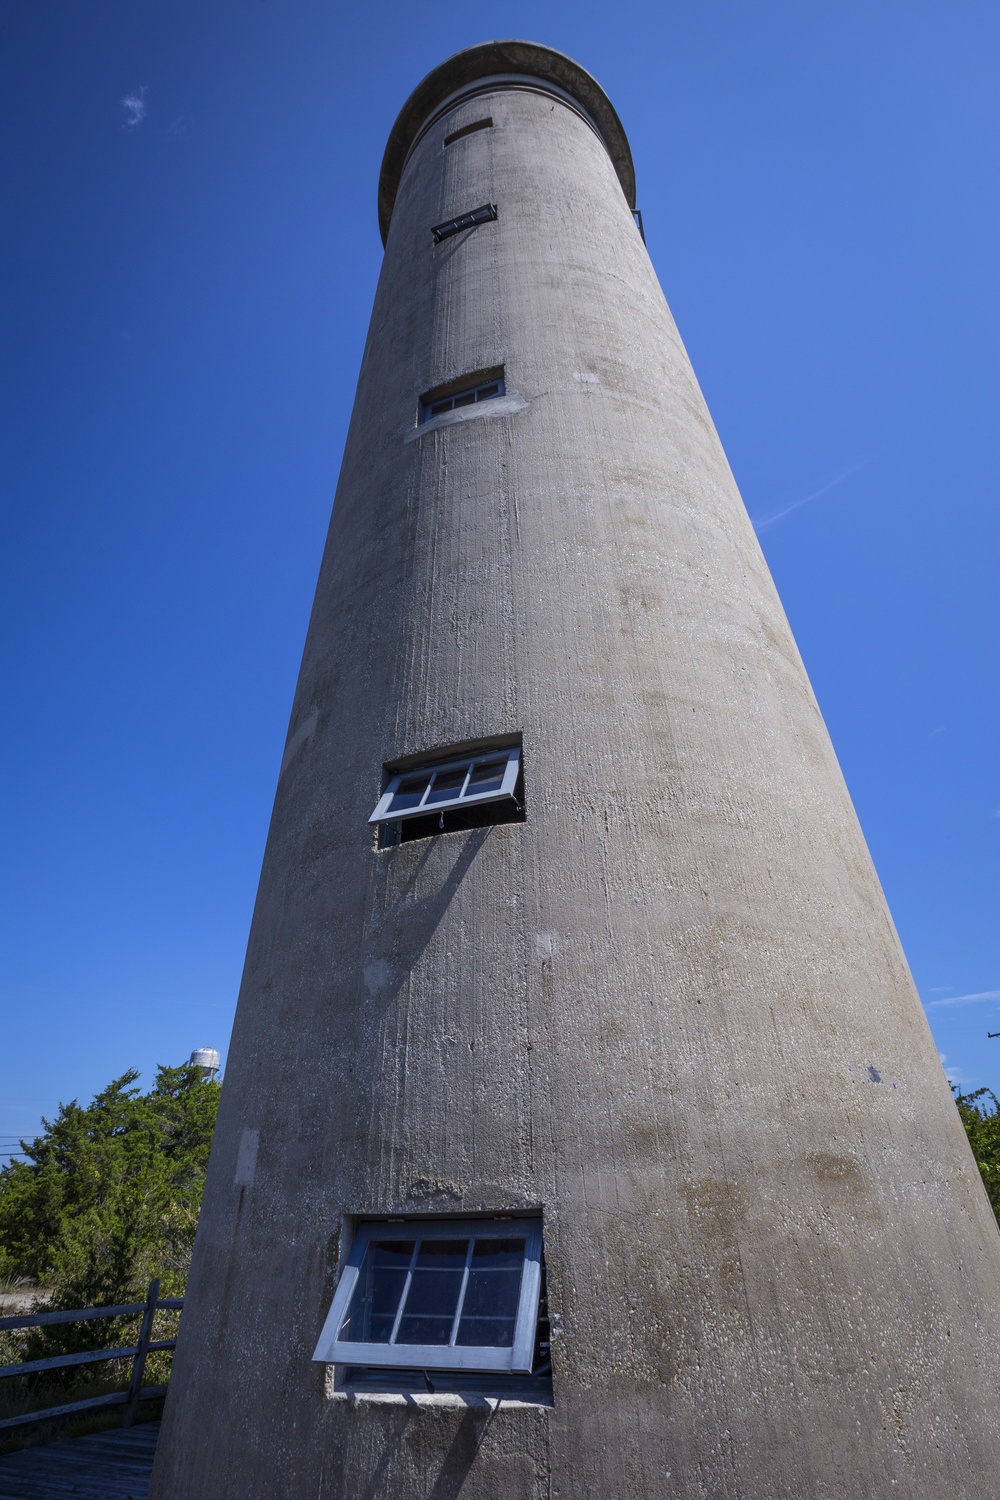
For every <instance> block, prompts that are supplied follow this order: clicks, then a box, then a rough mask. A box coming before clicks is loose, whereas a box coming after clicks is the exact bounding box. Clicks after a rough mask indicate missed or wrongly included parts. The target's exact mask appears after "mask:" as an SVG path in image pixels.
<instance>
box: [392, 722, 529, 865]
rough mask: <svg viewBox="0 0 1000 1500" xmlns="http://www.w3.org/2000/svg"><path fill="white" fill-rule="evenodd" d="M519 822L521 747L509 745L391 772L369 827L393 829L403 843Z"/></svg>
mask: <svg viewBox="0 0 1000 1500" xmlns="http://www.w3.org/2000/svg"><path fill="white" fill-rule="evenodd" d="M523 817H524V797H523V785H522V777H521V747H520V745H508V746H506V747H504V748H502V749H490V750H477V751H476V750H474V751H469V752H467V753H466V754H464V755H462V756H454V757H449V758H447V759H445V758H442V759H440V760H435V761H429V762H428V763H427V764H425V765H415V766H411V767H409V768H407V769H406V770H403V771H395V772H393V771H390V772H389V776H388V781H387V782H386V787H385V791H384V792H383V793H382V795H381V797H380V798H379V800H378V802H377V804H376V806H375V811H374V812H373V813H372V815H371V817H370V818H369V819H368V821H369V823H374V824H379V825H382V828H383V830H384V831H387V830H389V829H390V828H391V827H392V826H394V825H395V827H396V830H397V832H398V835H399V839H400V840H401V841H404V842H405V841H406V840H407V839H409V838H425V837H426V836H427V835H428V834H431V833H438V832H442V833H443V832H455V831H458V830H459V829H463V828H479V827H482V826H484V825H485V824H489V823H505V822H519V821H522V820H523ZM396 841H397V840H396V839H395V838H388V837H387V838H386V839H385V840H384V842H386V843H389V842H396Z"/></svg>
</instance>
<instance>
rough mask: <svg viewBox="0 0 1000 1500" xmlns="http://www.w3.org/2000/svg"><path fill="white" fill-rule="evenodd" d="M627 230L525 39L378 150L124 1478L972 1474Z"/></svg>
mask: <svg viewBox="0 0 1000 1500" xmlns="http://www.w3.org/2000/svg"><path fill="white" fill-rule="evenodd" d="M633 201H634V200H633V177H632V167H631V160H630V155H629V148H628V144H627V142H626V139H625V136H624V133H623V131H622V128H621V125H620V124H619V121H618V119H617V116H616V115H615V113H614V111H613V109H612V107H611V105H610V104H609V103H608V100H607V99H606V97H605V96H604V94H603V93H602V92H601V90H600V89H599V88H598V86H597V85H596V84H595V82H594V81H593V79H591V78H590V77H589V76H588V75H587V74H586V73H584V72H583V71H582V69H580V68H579V67H578V66H576V64H574V63H572V62H571V61H569V60H568V59H567V58H565V57H562V56H560V55H559V54H557V53H554V52H551V51H549V50H548V49H546V48H543V47H537V46H532V45H529V44H527V43H522V42H502V43H494V44H490V45H486V46H482V47H476V48H473V49H472V50H471V51H468V52H464V53H461V54H459V55H458V56H457V57H454V58H452V59H451V60H450V61H448V62H446V63H444V64H443V65H442V66H441V67H440V68H438V69H437V70H436V71H435V72H433V73H432V74H431V75H430V76H429V77H428V78H427V79H425V80H424V82H423V83H422V84H421V85H420V87H419V88H418V89H417V91H416V92H415V93H414V95H413V96H412V98H411V99H410V100H409V102H408V103H407V104H406V106H405V107H404V109H403V112H402V114H401V115H400V117H399V120H398V121H397V124H396V126H395V128H394V130H393V133H392V136H391V138H390V141H389V146H388V149H387V151H386V157H385V163H384V168H383V173H382V182H381V188H380V212H381V219H382V227H383V231H384V234H385V237H386V255H385V263H384V267H383V271H382V276H381V280H380V283H379V288H378V294H377V297H376V302H375V310H374V314H373V317H372V324H371V332H370V334H369V338H368V344H367V348H366V350H365V355H364V362H363V365H362V370H361V376H360V380H359V383H358V393H357V399H356V402H355V407H354V415H353V418H352V422H351V427H350V432H349V436H348V440H347V447H346V452H345V456H344V464H343V472H342V475H341V479H340V485H339V489H338V491H337V499H336V505H335V507H334V512H333V523H332V528H331V531H330V538H329V543H328V546H327V550H326V555H325V558H324V562H323V568H322V574H321V577H320V581H319V588H318V592H317V596H316V603H315V608H314V611H313V616H312V621H311V624H310V627H309V636H308V640H307V643H306V649H305V659H304V662H303V666H302V673H301V677H300V679H299V684H298V690H297V693H296V698H295V704H294V709H293V713H292V721H291V728H290V732H289V737H288V744H287V749H286V752H285V757H284V762H283V765H282V771H281V778H280V781H279V785H278V792H277V800H276V803H275V810H274V816H273V821H272V825H271V833H270V838H269V841H268V845H267V852H266V856H265V860H264V869H263V874H262V877H261V884H260V893H259V897H258V901H257V908H256V913H255V916H254V922H253V930H252V934H251V938H250V946H249V953H248V957H247V964H246V973H245V978H244V982H243V989H242V993H241V997H240V1003H239V1011H238V1016H237V1021H236V1029H235V1033H234V1036H233V1043H232V1050H231V1052H230V1056H229V1064H228V1071H227V1074H226V1082H225V1087H224V1090H223V1097H222V1107H221V1113H220V1117H219V1126H218V1132H217V1137H216V1141H215V1146H214V1148H213V1153H212V1164H211V1170H210V1174H209V1183H208V1190H207V1194H206V1199H205V1207H204V1212H203V1217H202V1223H201V1227H200V1229H199V1236H198V1243H197V1249H196V1252H195V1264H194V1268H193V1272H192V1279H191V1286H190V1293H189V1297H188V1301H187V1305H186V1307H185V1311H184V1316H183V1326H182V1331H181V1338H180V1348H179V1350H178V1354H177V1363H176V1369H175V1373H174V1377H173V1382H172V1387H171V1394H170V1398H169V1401H168V1408H167V1415H166V1421H165V1427H164V1431H163V1437H162V1441H161V1451H160V1455H159V1458H158V1462H157V1469H156V1474H155V1478H154V1484H153V1495H154V1496H155V1500H196V1497H197V1500H205V1497H211V1500H218V1497H232V1500H277V1497H284V1496H288V1497H295V1500H334V1497H337V1500H361V1497H364V1500H390V1497H391V1500H417V1497H421V1500H425V1497H433V1500H452V1497H457V1496H459V1495H461V1500H552V1497H561V1500H653V1497H656V1500H661V1497H666V1496H671V1497H678V1500H681V1497H683V1500H705V1497H712V1500H715V1497H719V1500H721V1497H725V1500H803V1497H830V1500H844V1497H859V1500H860V1497H864V1500H871V1497H876V1496H877V1497H882V1496H885V1497H888V1496H890V1495H892V1496H898V1497H900V1500H902V1497H920V1500H940V1496H941V1495H942V1494H946V1495H948V1496H949V1497H951V1500H965V1497H968V1500H973V1497H975V1500H984V1497H985V1496H986V1495H988V1494H990V1493H992V1492H993V1488H994V1487H995V1486H996V1484H997V1480H996V1475H997V1473H998V1472H1000V1443H998V1432H997V1426H998V1424H997V1415H996V1406H997V1397H996V1377H997V1342H998V1340H997V1315H998V1295H997V1294H998V1289H1000V1237H998V1234H997V1227H996V1224H995V1223H994V1220H993V1217H992V1214H991V1212H990V1209H989V1206H988V1204H987V1201H986V1198H985V1195H984V1193H983V1190H982V1187H981V1184H980V1182H979V1179H978V1174H977V1171H976V1168H975V1165H974V1162H973V1160H972V1158H971V1155H970V1153H969V1150H968V1147H967V1145H966V1142H965V1139H964V1136H963V1133H962V1129H961V1126H960V1123H959V1120H958V1117H957V1114H956V1111H955V1109H954V1106H953V1104H952V1102H951V1100H950V1098H949V1093H948V1087H947V1084H946V1082H945V1079H944V1077H943V1074H942V1070H941V1066H940V1063H939V1061H938V1058H937V1054H936V1051H935V1048H934V1046H933V1043H932V1040H931V1037H930V1035H929V1032H928V1029H927V1026H926V1024H925V1021H924V1017H923V1014H922V1012H921V1008H920V1004H919V1001H918V999H917V996H916V994H915V992H914V988H913V984H912V981H911V979H910V976H909V974H908V971H907V967H906V963H905V960H904V958H903V955H902V953H901V951H900V947H899V943H898V941H897V938H896V935H895V932H894V930H893V926H892V922H891V920H890V917H889V914H888V911H887V909H886V905H885V901H884V899H883V896H882V893H881V890H880V888H879V884H878V880H877V878H876V876H875V872H874V870H873V868H872V864H871V860H870V858H869V856H868V852H867V850H866V848H865V844H864V840H863V838H862V836H861V833H860V830H859V828H858V824H857V820H856V818H855V815H854V812H853V809H852V807H851V802H850V799H849V797H848V794H847V791H846V789H845V787H844V783H843V781H842V779H841V775H840V772H839V770H838V767H837V762H836V760H835V758H834V754H833V750H832V748H831V746H830V741H829V739H828V737H827V734H826V731H825V729H824V726H823V722H822V719H821V717H820V714H819V711H818V708H817V706H816V702H815V700H814V698H813V695H812V693H811V691H810V688H809V683H808V681H807V679H806V674H805V672H804V670H803V667H802V663H801V661H800V659H799V656H798V653H797V651H796V648H795V643H794V641H793V640H792V636H791V633H790V631H789V628H788V624H787V622H786V620H785V618H784V615H783V613H782V610H781V606H780V604H779V602H778V599H777V597H776V594H775V590H774V587H773V585H772V582H771V579H770V577H769V575H768V571H767V568H766V566H765V564H764V560H763V558H762V556H761V553H760V549H759V547H758V545H757V542H756V539H755V537H754V534H753V531H752V529H751V526H750V524H749V521H748V519H747V516H746V513H745V511H744V508H743V505H742V503H741V501H740V497H739V495H738V493H737V490H736V486H735V484H734V482H733V478H732V475H731V474H730V471H729V468H728V467H727V464H726V459H725V456H724V454H723V452H722V449H721V447H720V445H719V441H718V438H717V436H716V434H715V431H714V429H713V426H712V422H711V419H710V418H709V415H708V412H707V410H706V408H705V404H704V401H703V400H702V397H701V394H700V392H699V390H698V386H697V383H696V381H695V378H694V375H693V373H692V370H691V366H690V364H689V363H688V360H687V357H686V355H685V352H684V349H683V346H682V344H681V341H680V339H679V337H678V334H677V331H676V329H675V327H674V324H673V322H672V320H671V317H670V313H669V312H668V310H667V307H666V304H665V302H664V300H663V296H662V294H661V292H660V288H659V286H658V284H657V281H656V277H655V275H654V273H653V269H652V266H651V265H650V262H649V259H648V257H647V254H646V251H645V248H644V246H643V243H642V240H641V238H640V235H639V232H638V230H637V229H636V226H635V224H634V222H633V216H632V205H633ZM373 819H374V821H372V820H373ZM549 1334H551V1367H550V1365H549V1361H548V1345H549ZM314 1355H316V1356H317V1357H315V1358H314ZM550 1369H551V1373H550ZM498 1402H499V1404H498Z"/></svg>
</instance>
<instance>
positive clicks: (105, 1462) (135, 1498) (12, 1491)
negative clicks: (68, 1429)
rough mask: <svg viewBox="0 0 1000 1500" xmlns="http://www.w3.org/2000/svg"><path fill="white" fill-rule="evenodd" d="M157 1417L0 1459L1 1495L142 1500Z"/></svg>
mask: <svg viewBox="0 0 1000 1500" xmlns="http://www.w3.org/2000/svg"><path fill="white" fill-rule="evenodd" d="M159 1431H160V1424H159V1422H142V1423H140V1424H139V1426H137V1427H115V1428H111V1429H109V1431H107V1432H92V1433H88V1435H87V1436H86V1437H80V1438H69V1439H67V1440H66V1441H64V1442H61V1443H46V1444H44V1445H42V1446H40V1447H37V1448H24V1449H22V1450H21V1452H20V1453H10V1454H8V1455H7V1456H6V1457H4V1458H0V1500H146V1497H147V1494H148V1492H149V1476H150V1474H151V1473H152V1471H153V1456H154V1454H155V1453H156V1439H157V1437H158V1435H159Z"/></svg>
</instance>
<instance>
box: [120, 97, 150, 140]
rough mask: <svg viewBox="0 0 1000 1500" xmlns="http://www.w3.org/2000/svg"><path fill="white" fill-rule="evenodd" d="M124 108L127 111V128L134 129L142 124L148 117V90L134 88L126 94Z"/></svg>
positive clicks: (123, 101)
mask: <svg viewBox="0 0 1000 1500" xmlns="http://www.w3.org/2000/svg"><path fill="white" fill-rule="evenodd" d="M122 109H123V110H124V111H125V121H124V125H125V129H126V130H134V129H135V128H136V126H137V125H141V124H142V122H143V120H144V119H145V118H146V90H145V89H133V90H132V92H131V93H130V94H126V95H125V97H124V99H123V100H122Z"/></svg>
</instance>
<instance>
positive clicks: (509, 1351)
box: [313, 1218, 548, 1385]
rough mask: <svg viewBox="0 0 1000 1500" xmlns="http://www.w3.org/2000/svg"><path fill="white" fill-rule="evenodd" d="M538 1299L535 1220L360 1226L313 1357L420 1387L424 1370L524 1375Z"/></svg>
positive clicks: (538, 1227)
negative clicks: (402, 1374) (417, 1376)
mask: <svg viewBox="0 0 1000 1500" xmlns="http://www.w3.org/2000/svg"><path fill="white" fill-rule="evenodd" d="M541 1295H542V1223H541V1220H540V1219H532V1218H502V1219H496V1218H494V1219H438V1220H433V1221H432V1220H427V1219H423V1220H418V1219H414V1220H409V1221H406V1220H402V1221H400V1220H392V1221H386V1220H367V1221H364V1222H363V1223H361V1224H360V1225H359V1227H358V1231H357V1235H356V1238H355V1240H354V1244H353V1246H352V1248H351V1253H350V1255H349V1256H348V1259H347V1263H346V1265H345V1266H344V1270H343V1272H342V1274H341V1277H340V1282H339V1284H338V1286H337V1291H336V1294H335V1296H334V1299H333V1303H332V1305H331V1307H330V1312H329V1315H328V1317H327V1319H326V1322H325V1324H324V1325H323V1331H322V1333H321V1334H320V1337H319V1342H318V1344H317V1345H316V1352H315V1353H314V1355H313V1358H314V1359H316V1360H322V1361H324V1362H325V1363H327V1364H340V1365H351V1366H360V1367H362V1368H363V1369H367V1370H370V1369H372V1368H373V1367H374V1368H375V1369H381V1370H383V1371H385V1370H390V1369H395V1370H414V1371H418V1372H423V1379H424V1381H425V1382H426V1384H427V1385H430V1381H429V1379H428V1376H427V1372H428V1371H445V1372H448V1371H452V1372H454V1371H460V1372H466V1373H469V1372H471V1373H473V1374H475V1373H486V1374H495V1375H498V1374H510V1375H516V1374H522V1375H531V1374H532V1372H533V1371H535V1370H537V1368H538V1366H539V1306H540V1299H541ZM543 1358H544V1359H545V1360H546V1361H547V1358H548V1344H547V1325H546V1337H545V1347H544V1352H543Z"/></svg>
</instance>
